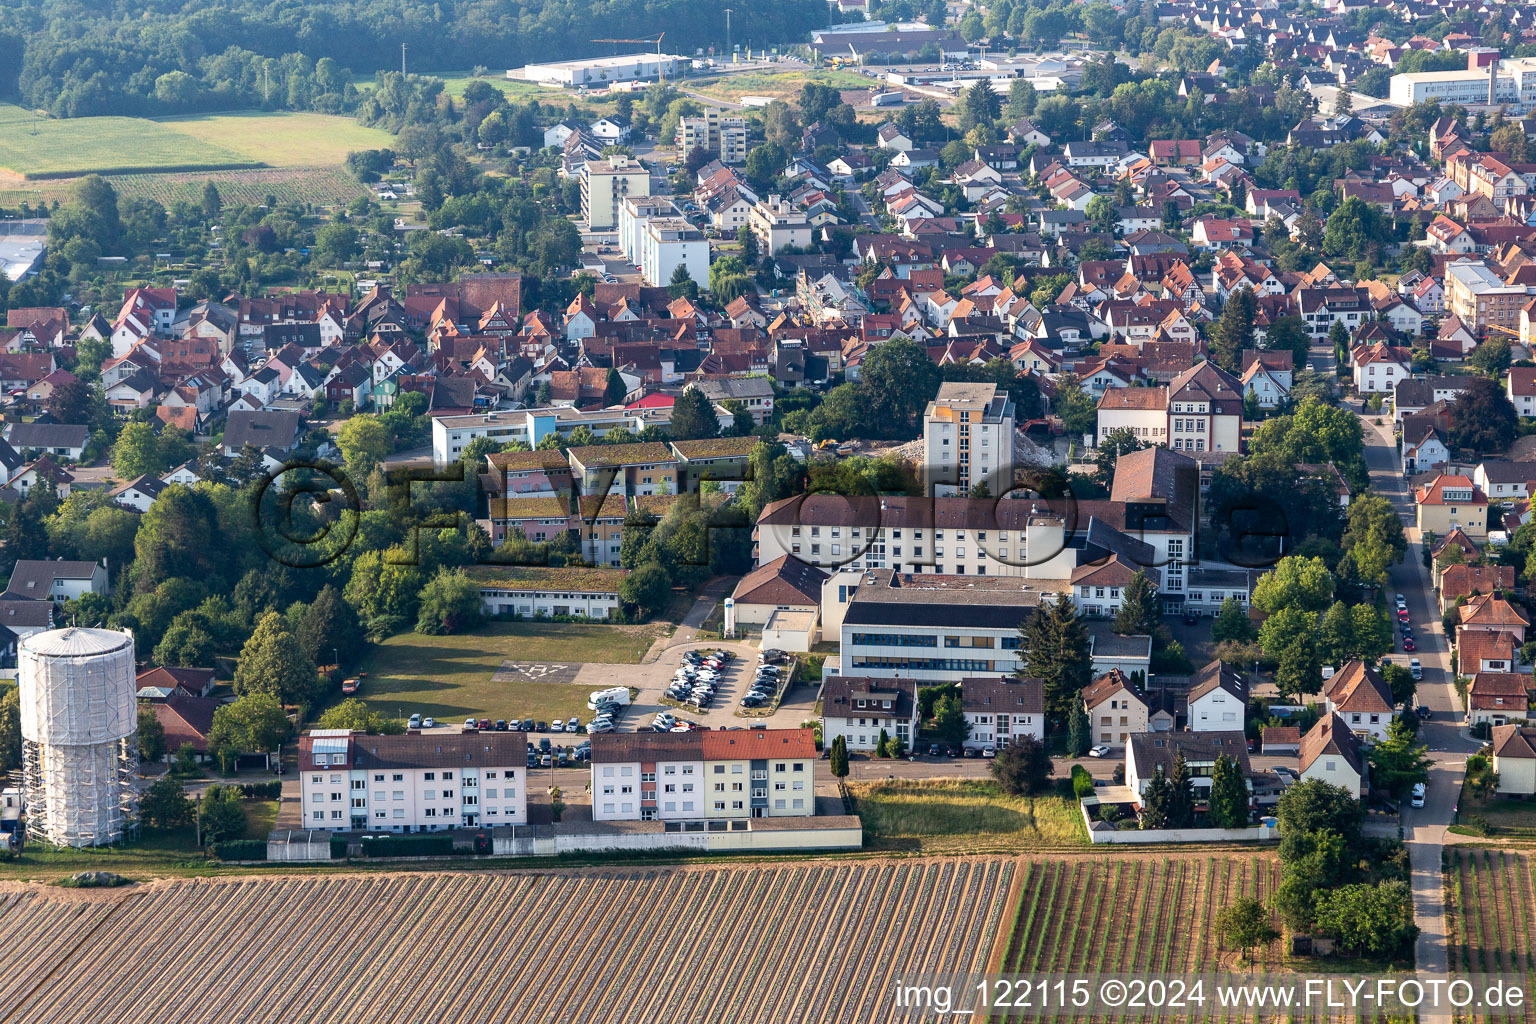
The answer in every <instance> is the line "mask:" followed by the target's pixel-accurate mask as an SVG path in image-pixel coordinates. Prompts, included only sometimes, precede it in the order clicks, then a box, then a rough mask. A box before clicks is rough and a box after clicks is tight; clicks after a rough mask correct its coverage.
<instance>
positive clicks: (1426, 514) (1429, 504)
mask: <svg viewBox="0 0 1536 1024" xmlns="http://www.w3.org/2000/svg"><path fill="white" fill-rule="evenodd" d="M1413 500H1414V504H1415V506H1417V508H1418V527H1419V532H1420V533H1421V534H1422V533H1425V532H1433V533H1435V534H1443V533H1449V532H1450V531H1451V530H1455V529H1460V530H1461V531H1463V532H1464V533H1466V535H1467V536H1468V537H1471V538H1472V539H1473V540H1482V539H1483V538H1485V537H1487V536H1488V496H1487V495H1485V494H1484V493H1483V492H1482V490H1481V489H1480V488H1479V487H1478V486H1477V485H1476V484H1474V483H1473V482H1472V480H1471V478H1470V477H1466V476H1462V475H1461V474H1458V473H1441V474H1440V475H1439V476H1437V477H1435V479H1433V480H1431V481H1430V482H1429V483H1428V484H1426V485H1424V486H1423V487H1420V488H1419V489H1418V490H1417V491H1416V492H1415V493H1414V496H1413Z"/></svg>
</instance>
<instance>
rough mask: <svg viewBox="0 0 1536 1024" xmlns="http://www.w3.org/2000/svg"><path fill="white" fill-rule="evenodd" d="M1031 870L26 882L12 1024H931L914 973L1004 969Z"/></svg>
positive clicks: (7, 917) (3, 1014)
mask: <svg viewBox="0 0 1536 1024" xmlns="http://www.w3.org/2000/svg"><path fill="white" fill-rule="evenodd" d="M1015 866H1016V862H1015V861H1013V860H1010V859H1001V858H990V859H988V858H970V859H963V860H945V861H934V860H904V861H900V862H888V861H859V862H848V861H841V862H834V861H807V862H802V863H799V864H792V865H776V866H763V865H752V866H740V867H696V868H661V867H653V868H612V869H595V870H588V871H551V872H534V871H526V872H515V873H508V874H490V873H476V874H447V873H445V874H435V875H425V874H423V875H400V874H374V875H336V876H329V877H303V876H264V877H259V878H245V879H218V880H208V879H198V880H191V881H174V882H157V883H154V884H151V885H148V886H140V887H133V888H129V889H116V890H100V891H91V890H79V889H73V890H64V889H50V888H43V887H38V886H20V885H11V886H6V887H3V888H0V948H4V949H6V950H8V951H10V952H11V955H10V956H9V957H8V959H7V970H6V971H4V972H0V1022H6V1024H9V1022H29V1024H31V1022H36V1021H43V1020H47V1021H50V1022H53V1024H70V1022H76V1021H78V1022H82V1024H83V1022H90V1024H95V1022H98V1021H102V1020H108V1019H110V1020H113V1021H117V1022H122V1024H131V1022H142V1024H161V1022H164V1021H231V1022H234V1021H313V1022H329V1021H334V1022H355V1021H403V1020H431V1021H434V1022H440V1024H458V1022H461V1021H466V1022H467V1021H477V1022H479V1021H582V1022H609V1021H612V1022H628V1021H635V1022H645V1024H650V1022H654V1021H667V1022H669V1024H685V1022H699V1024H705V1022H716V1021H730V1022H732V1024H756V1022H762V1024H783V1022H786V1021H877V1020H878V1021H882V1022H884V1021H906V1020H919V1019H926V1020H931V1019H933V1018H932V1016H931V1015H930V1014H926V1013H925V1011H921V1010H918V1009H916V1008H902V1007H897V1006H895V1005H894V1004H893V1000H892V998H891V994H892V987H893V982H894V979H896V978H898V977H906V978H912V977H915V976H919V975H923V974H929V973H941V972H973V971H981V970H983V969H985V966H986V963H987V960H988V958H989V956H990V953H991V950H992V947H993V944H994V942H995V940H996V938H997V935H998V933H999V927H1000V925H1001V923H1002V921H1003V919H1004V917H1005V913H1004V911H1005V906H1006V904H1007V899H1008V894H1009V891H1010V885H1011V883H1012V880H1013V877H1014V872H1015ZM545 915H547V916H548V917H549V918H552V919H554V920H557V921H559V922H560V924H558V925H556V926H554V927H551V926H550V925H549V923H548V922H547V921H546V922H543V923H541V922H540V917H541V916H545ZM129 937H131V940H130V941H124V940H125V939H127V938H129ZM189 937H195V947H196V955H188V945H187V940H188V938H189Z"/></svg>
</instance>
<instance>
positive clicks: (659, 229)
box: [636, 217, 709, 291]
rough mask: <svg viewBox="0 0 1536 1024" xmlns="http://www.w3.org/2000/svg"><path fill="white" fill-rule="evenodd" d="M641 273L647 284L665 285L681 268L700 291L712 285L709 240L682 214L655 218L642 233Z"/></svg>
mask: <svg viewBox="0 0 1536 1024" xmlns="http://www.w3.org/2000/svg"><path fill="white" fill-rule="evenodd" d="M636 263H637V264H638V265H639V267H640V276H641V278H642V279H643V280H644V281H645V283H646V284H648V285H651V286H653V287H657V288H665V287H666V286H667V285H669V284H671V283H672V275H673V274H675V273H676V272H677V268H678V267H682V268H684V269H685V270H687V271H688V276H689V277H690V278H691V279H692V280H693V281H694V283H695V284H697V285H698V286H699V289H700V290H701V291H703V290H708V288H709V239H707V238H705V237H704V232H702V231H700V230H699V229H698V228H696V227H694V226H693V225H692V224H690V223H688V222H687V221H686V220H684V219H683V218H681V217H653V218H650V219H649V220H647V221H646V222H645V224H644V226H643V227H642V230H641V232H640V259H639V260H637V261H636Z"/></svg>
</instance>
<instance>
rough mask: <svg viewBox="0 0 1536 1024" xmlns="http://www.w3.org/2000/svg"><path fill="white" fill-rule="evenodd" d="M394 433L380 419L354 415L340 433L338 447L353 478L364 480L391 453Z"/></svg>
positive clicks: (337, 435)
mask: <svg viewBox="0 0 1536 1024" xmlns="http://www.w3.org/2000/svg"><path fill="white" fill-rule="evenodd" d="M390 444H391V437H390V430H389V428H388V427H387V426H385V425H384V422H383V421H382V420H380V419H379V417H377V416H353V417H351V418H350V419H348V420H347V421H346V422H345V423H343V424H342V425H341V429H340V430H338V431H337V432H336V447H338V448H340V449H341V457H342V458H343V459H344V460H345V461H346V464H347V469H348V470H349V471H350V472H351V473H352V475H353V479H364V478H366V477H367V476H368V474H369V473H372V472H373V468H374V467H375V466H377V465H378V464H379V463H380V462H381V461H382V460H383V459H384V456H386V455H388V454H389V449H390Z"/></svg>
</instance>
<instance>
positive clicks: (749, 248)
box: [709, 224, 758, 289]
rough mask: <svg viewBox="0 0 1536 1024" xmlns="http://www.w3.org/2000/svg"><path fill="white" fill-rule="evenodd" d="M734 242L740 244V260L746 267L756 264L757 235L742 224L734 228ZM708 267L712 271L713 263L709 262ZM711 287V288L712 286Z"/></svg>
mask: <svg viewBox="0 0 1536 1024" xmlns="http://www.w3.org/2000/svg"><path fill="white" fill-rule="evenodd" d="M736 243H737V244H738V245H740V246H741V262H742V263H743V264H745V265H746V266H747V267H755V266H757V261H758V252H757V236H756V235H754V234H753V233H752V229H751V228H750V227H748V226H747V225H745V224H743V225H742V226H741V227H739V228H737V229H736ZM709 269H710V270H711V271H713V270H714V269H715V268H714V265H713V264H711V265H710V268H709ZM711 276H713V274H711ZM711 288H712V289H713V286H711Z"/></svg>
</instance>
